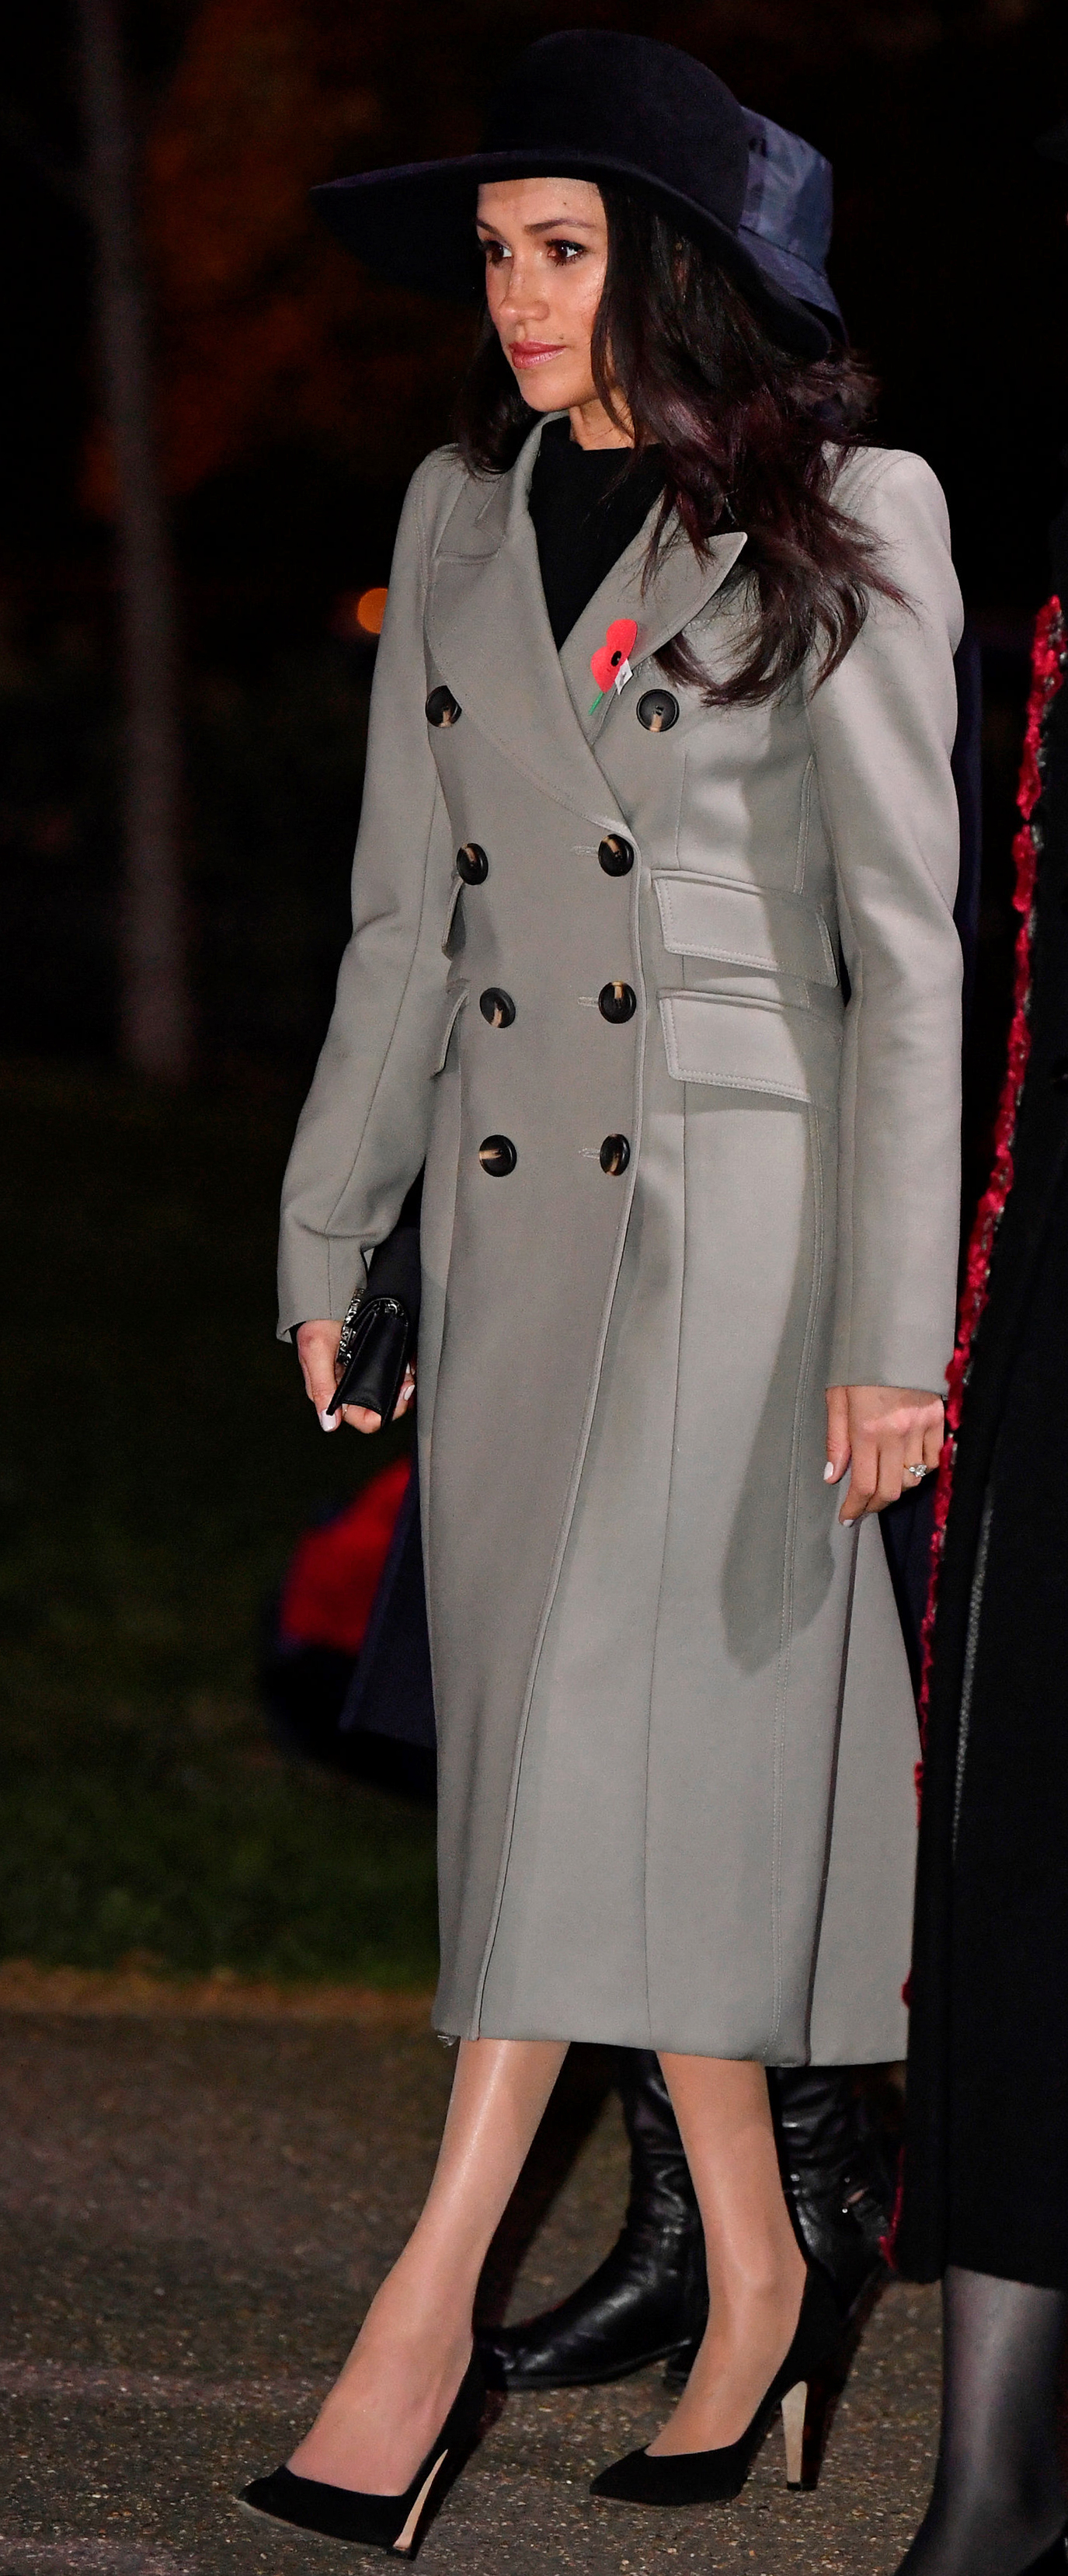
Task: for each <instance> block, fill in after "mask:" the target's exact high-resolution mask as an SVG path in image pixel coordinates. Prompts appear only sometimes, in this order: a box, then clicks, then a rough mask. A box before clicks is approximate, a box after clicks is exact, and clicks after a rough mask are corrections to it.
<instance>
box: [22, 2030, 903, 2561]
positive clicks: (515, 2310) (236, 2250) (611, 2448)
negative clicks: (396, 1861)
mask: <svg viewBox="0 0 1068 2576" xmlns="http://www.w3.org/2000/svg"><path fill="white" fill-rule="evenodd" d="M395 2019H396V2022H397V2024H398V2026H397V2027H394V2028H390V2027H389V2026H388V2023H386V2024H385V2025H384V2026H382V2027H379V2028H373V2029H367V2028H365V2027H361V2026H360V2023H359V2021H358V2020H357V2021H355V2022H352V2021H350V2022H349V2023H348V2024H345V2023H341V2022H338V2023H304V2024H302V2023H299V2022H294V2021H293V2020H292V2019H277V2018H275V2019H262V2020H259V2021H255V2020H250V2021H240V2020H232V2021H222V2020H220V2019H218V2018H206V2019H193V2018H189V2019H173V2020H168V2019H164V2018H162V2017H154V2018H151V2019H149V2018H141V2019H136V2018H129V2017H123V2018H112V2019H109V2018H106V2017H103V2016H102V2015H101V2014H99V2013H97V2014H96V2015H95V2016H94V2017H92V2018H77V2017H73V2016H72V2015H71V2014H69V2013H67V2014H63V2013H48V2014H44V2013H42V2014H39V2015H35V2014H33V2013H27V2012H26V2011H25V2010H22V2011H21V2012H8V2013H6V2014H5V2013H0V2100H2V2122H0V2207H2V2211H3V2219H2V2224H3V2244H2V2249H0V2261H2V2266H3V2274H2V2277H3V2284H4V2290H5V2293H6V2295H5V2299H4V2328H3V2335H2V2339H0V2398H2V2401H3V2412H4V2424H5V2436H6V2438H5V2441H4V2445H3V2454H2V2457H3V2467H4V2477H3V2486H2V2490H0V2499H2V2500H0V2576H37V2571H42V2576H51V2571H55V2576H67V2571H72V2576H73V2571H82V2570H84V2571H86V2576H89V2571H92V2576H244V2571H246V2570H247V2571H248V2572H249V2576H253V2571H259V2570H260V2569H267V2570H271V2571H275V2576H305V2571H311V2576H314V2570H315V2569H316V2568H317V2567H320V2566H321V2567H322V2568H323V2570H324V2576H325V2570H326V2569H327V2568H328V2567H329V2566H330V2565H331V2564H333V2565H334V2566H336V2567H339V2568H340V2567H341V2566H342V2565H344V2564H345V2563H346V2562H347V2563H348V2565H349V2566H351V2567H352V2568H353V2570H354V2571H361V2570H364V2569H366V2570H368V2571H371V2570H374V2569H377V2568H380V2567H381V2566H382V2565H383V2564H384V2562H383V2560H382V2558H381V2557H380V2556H378V2555H376V2554H375V2553H373V2552H369V2553H366V2554H365V2553H363V2552H361V2551H354V2550H353V2551H343V2550H339V2549H336V2548H334V2547H332V2546H330V2545H328V2544H319V2543H315V2542H313V2541H309V2540H301V2539H299V2538H298V2537H296V2536H295V2535H294V2536H293V2537H292V2538H289V2537H287V2536H286V2535H285V2534H284V2533H280V2534H279V2536H278V2538H277V2540H276V2539H275V2537H274V2535H273V2534H272V2533H270V2532H265V2531H263V2530H262V2529H261V2528H260V2527H258V2526H257V2525H256V2524H255V2523H252V2522H249V2521H246V2520H244V2519H243V2518H242V2517H241V2516H240V2515H238V2514H236V2513H234V2512H233V2511H232V2509H231V2506H230V2502H229V2499H230V2497H231V2495H232V2493H233V2491H234V2489H235V2488H236V2487H238V2486H239V2485H241V2484H242V2483H243V2482H244V2480H245V2479H247V2478H248V2477H249V2476H251V2475H254V2474H256V2473H257V2472H259V2471H262V2470H263V2469H265V2468H270V2467H273V2466H274V2464H275V2463H276V2461H277V2460H279V2459H281V2458H283V2457H284V2456H285V2453H286V2450H287V2449H288V2448H290V2447H291V2446H292V2440H293V2438H294V2434H295V2431H296V2430H297V2428H299V2427H301V2426H303V2425H304V2424H305V2423H306V2422H307V2418H308V2413H309V2408H310V2406H311V2404H312V2401H313V2399H314V2398H315V2396H316V2394H317V2392H319V2391H320V2390H322V2388H323V2387H324V2386H325V2385H326V2384H327V2382H328V2381H329V2379H330V2377H331V2376H332V2374H333V2372H334V2370H335V2369H336V2367H337V2365H338V2362H339V2361H340V2359H341V2358H342V2356H343V2354H344V2352H345V2350H346V2348H347V2345H348V2343H349V2342H350V2341H351V2337H352V2332H353V2330H354V2327H355V2325H356V2323H357V2322H358V2319H359V2317H360V2315H361V2313H362V2310H363V2307H364V2305H365V2304H366V2301H367V2299H368V2298H369V2296H370V2294H371V2292H372V2290H373V2289H374V2287H375V2285H376V2283H377V2281H378V2280H379V2278H380V2277H381V2274H382V2271H383V2270H384V2268H385V2266H386V2264H387V2263H388V2262H389V2260H390V2259H391V2257H392V2255H393V2254H394V2253H395V2252H396V2250H397V2249H398V2248H399V2246H400V2244H401V2242H402V2240H403V2238H404V2235H405V2232H406V2230H407V2228H408V2226H409V2225H410V2223H411V2220H412V2218H413V2217H414V2214H415V2211H416V2209H417V2207H418V2204H419V2200H420V2197H421V2194H422V2191H423V2189H424V2188H425V2184H426V2180H427V2177H428V2175H429V2171H430V2166H431V2163H432V2159H433V2154H434V2148H435V2144H436V2140H437V2135H438V2131H439V2127H440V2122H441V2118H442V2113H443V2109H444V2104H445V2099H446V2095H447V2092H448V2086H449V2078H450V2064H451V2061H450V2058H449V2056H448V2054H447V2052H446V2051H445V2050H443V2049H442V2048H441V2047H440V2046H439V2044H438V2043H437V2042H436V2041H435V2040H434V2039H433V2037H432V2036H431V2035H430V2034H429V2033H428V2032H425V2031H419V2030H413V2029H412V2028H411V2026H410V2025H411V2015H410V2012H409V2013H408V2015H407V2026H405V2012H404V2008H403V2007H398V2011H397V2014H396V2016H395ZM605 2075H606V2063H605V2061H604V2060H603V2058H602V2057H601V2055H600V2053H599V2052H596V2051H592V2050H590V2051H575V2052H573V2054H572V2058H571V2060H570V2061H569V2065H568V2069H567V2071H566V2073H565V2077H564V2079H563V2083H562V2085H561V2087H560V2088H558V2098H557V2101H556V2102H555V2104H554V2106H553V2110H552V2112H551V2113H550V2115H549V2119H548V2121H547V2122H546V2125H545V2129H544V2130H543V2133H542V2136H541V2139H540V2140H539V2142H538V2146H537V2148H536V2150H535V2154H534V2157H533V2158H532V2161H531V2169H530V2171H529V2173H528V2176H527V2177H526V2179H525V2183H524V2186H523V2189H522V2191H521V2193H520V2195H518V2196H517V2204H516V2207H515V2208H514V2210H513V2212H512V2213H511V2214H510V2217H509V2221H508V2223H507V2226H506V2229H505V2231H504V2232H503V2236H502V2241H501V2243H500V2244H499V2246H498V2248H497V2250H496V2253H495V2256H494V2258H493V2261H492V2263H491V2267H490V2277H489V2282H488V2290H487V2295H488V2297H489V2299H490V2300H491V2301H493V2300H496V2302H497V2305H498V2312H499V2310H500V2307H501V2305H503V2303H504V2301H505V2300H507V2303H508V2310H509V2313H511V2314H513V2315H523V2314H525V2313H527V2314H529V2313H530V2311H531V2309H532V2308H535V2307H538V2306H541V2305H543V2304H544V2303H545V2302H546V2301H547V2299H549V2298H551V2297H553V2296H558V2295H560V2294H561V2293H562V2292H563V2291H564V2290H566V2289H568V2288H570V2287H571V2285H572V2284H573V2283H574V2282H575V2281H577V2280H579V2279H581V2278H582V2275H583V2273H584V2272H585V2270H586V2269H587V2268H588V2267H589V2265H590V2264H591V2263H592V2262H593V2261H595V2260H596V2259H597V2258H598V2257H599V2255H600V2254H601V2253H603V2252H604V2251H605V2250H606V2249H607V2247H608V2245H609V2244H610V2243H611V2241H612V2238H613V2236H614V2234H615V2232H616V2229H617V2227H618V2224H619V2217H620V2213H621V2209H622V2205H623V2200H624V2196H625V2177H626V2155H625V2144H624V2139H623V2134H622V2128H621V2124H620V2120H619V2114H618V2109H617V2107H616V2104H615V2101H614V2097H612V2096H611V2095H609V2096H608V2097H607V2099H606V2098H605ZM937 2364H938V2331H937V2306H936V2298H935V2294H934V2293H932V2292H930V2291H916V2290H913V2289H906V2288H903V2287H901V2286H895V2287H894V2288H892V2289H891V2290H889V2291H888V2292H887V2294H886V2296H885V2297H884V2298H883V2300H882V2302H881V2304H880V2305H879V2307H878V2309H877V2310H876V2313H875V2315H874V2317H873V2318H872V2319H871V2321H870V2323H869V2326H868V2328H867V2331H866V2334H865V2336H864V2340H863V2342H862V2345H861V2349H860V2352H859V2354H858V2356H857V2359H856V2361H855V2363H854V2366H853V2369H852V2372H851V2375H850V2378H849V2381H848V2384H847V2386H846V2389H845V2392H844V2395H843V2397H842V2400H841V2402H840V2404H839V2407H838V2411H837V2415H836V2417H835V2421H834V2425H833V2427H832V2431H831V2437H830V2442H829V2446H828V2452H827V2458H826V2462H825V2466H824V2471H823V2476H822V2479H821V2483H820V2486H819V2489H818V2491H817V2493H816V2494H815V2495H812V2496H796V2495H790V2494H788V2493H787V2491H786V2488H785V2485H784V2484H783V2482H782V2476H783V2473H782V2454H781V2443H780V2437H779V2435H778V2432H777V2430H776V2431H774V2432H773V2433H772V2435H771V2436H770V2437H769V2440H768V2442H767V2444H766V2446H765V2449H764V2452H763V2454H762V2456H761V2458H760V2460H759V2461H758V2463H757V2466H756V2468H755V2470H754V2473H753V2475H752V2477H751V2479H750V2481H749V2484H748V2486H747V2488H746V2489H745V2491H744V2493H743V2495H742V2497H741V2498H740V2499H739V2501H738V2503H737V2504H735V2505H733V2506H730V2507H726V2508H723V2507H721V2508H715V2507H711V2506H709V2507H700V2508H696V2509H695V2510H693V2511H692V2512H689V2513H685V2514H684V2513H673V2512H665V2513H660V2514H657V2515H655V2516H654V2515H650V2514H643V2513H641V2512H639V2511H637V2510H635V2509H632V2508H630V2507H626V2506H620V2505H607V2504H594V2503H593V2502H592V2501H591V2499H590V2498H589V2496H588V2494H587V2491H586V2490H587V2482H588V2478H589V2475H590V2473H591V2471H592V2470H593V2469H595V2468H596V2467H599V2466H600V2465H601V2464H602V2463H603V2462H604V2461H606V2460H608V2459H611V2458H613V2457H614V2456H615V2455H616V2454H617V2453H618V2452H619V2451H622V2450H625V2449H628V2448H630V2447H631V2446H632V2445H633V2444H634V2443H636V2442H639V2441H643V2440H646V2439H648V2437H649V2435H650V2434H651V2433H652V2431H653V2430H654V2428H655V2426H656V2424H657V2423H658V2422H659V2421H660V2420H661V2419H662V2415H663V2410H664V2399H663V2395H662V2392H661V2390H660V2386H659V2380H658V2375H657V2373H655V2372H647V2373H645V2374H643V2375H642V2376H641V2377H640V2378H638V2379H634V2380H631V2381H628V2382H625V2383H624V2384H623V2385H622V2386H620V2387H617V2388H609V2389H604V2390H600V2391H596V2392H590V2393H585V2392H582V2393H578V2394H575V2395H563V2396H554V2397H545V2398H540V2397H525V2398H513V2399H512V2400H511V2401H510V2402H509V2403H508V2405H507V2406H505V2407H504V2408H503V2409H502V2410H501V2411H500V2412H499V2414H498V2415H497V2419H496V2420H495V2421H493V2422H491V2423H490V2425H489V2426H488V2428H487V2430H486V2433H485V2437H484V2439H483V2442H482V2444H481V2447H480V2449H479V2451H478V2452H477V2454H476V2456H475V2458H474V2460H473V2462H472V2463H471V2466H470V2467H469V2468H468V2470H467V2472H466V2474H465V2475H464V2477H463V2478H462V2479H461V2481H460V2482H459V2484H458V2486H457V2487H456V2488H455V2490H454V2492H453V2494H452V2496H451V2498H450V2499H449V2501H448V2502H447V2504H446V2506H445V2509H444V2511H443V2513H442V2515H441V2517H440V2520H439V2521H438V2522H437V2523H436V2524H435V2525H434V2527H433V2529H432V2531H431V2534H430V2536H429V2538H428V2540H427V2541H426V2542H425V2544H424V2547H423V2549H422V2551H421V2553H420V2562H419V2563H420V2566H421V2568H423V2569H425V2571H426V2576H439V2571H440V2576H453V2571H457V2576H458V2571H460V2570H461V2569H462V2570H463V2571H464V2576H526V2572H527V2571H528V2570H534V2569H537V2570H539V2571H545V2576H564V2571H571V2570H574V2571H576V2576H654V2571H655V2576H676V2571H677V2576H683V2571H687V2570H691V2569H700V2570H702V2571H709V2576H711V2571H715V2570H719V2569H734V2568H737V2569H739V2570H743V2571H745V2576H795V2571H796V2576H802V2571H804V2576H809V2571H811V2576H817V2571H819V2576H823V2571H827V2576H840V2572H841V2576H847V2571H848V2576H854V2571H857V2576H883V2571H889V2570H892V2569H893V2568H894V2567H895V2566H896V2564H897V2561H898V2559H899V2557H900V2555H901V2552H902V2549H903V2547H904V2544H905V2542H906V2541H907V2539H908V2538H909V2536H910V2533H911V2531H912V2530H913V2529H914V2528H915V2524H916V2522H917V2520H918V2519H919V2515H920V2512H921V2511H922V2507H923V2502H924V2500H925V2497H926V2492H927V2488H928V2484H929V2480H930V2475H931V2465H932V2452H933V2443H934V2430H935V2405H936V2389H937Z"/></svg>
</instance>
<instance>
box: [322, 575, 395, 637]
mask: <svg viewBox="0 0 1068 2576" xmlns="http://www.w3.org/2000/svg"><path fill="white" fill-rule="evenodd" d="M388 597H389V593H388V591H387V590H386V588H385V585H384V584H383V585H382V586H381V587H380V588H377V589H374V590H346V591H343V593H342V596H341V598H340V599H339V600H338V602H337V605H336V607H335V609H334V614H333V616H332V618H331V620H330V624H331V628H332V630H333V633H334V634H335V635H337V636H340V638H341V642H342V643H343V644H355V643H359V642H360V641H361V640H362V638H363V637H364V636H366V635H380V634H381V632H382V620H383V617H384V616H385V613H386V600H387V599H388Z"/></svg>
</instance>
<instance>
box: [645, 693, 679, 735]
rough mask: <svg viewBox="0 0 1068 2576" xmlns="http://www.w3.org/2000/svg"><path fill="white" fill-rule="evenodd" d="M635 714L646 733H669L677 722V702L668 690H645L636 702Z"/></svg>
mask: <svg viewBox="0 0 1068 2576" xmlns="http://www.w3.org/2000/svg"><path fill="white" fill-rule="evenodd" d="M635 714H636V716H637V718H638V722H639V724H640V725H644V726H645V730H646V733H670V731H671V728H672V725H673V724H677V723H678V720H679V702H678V699H677V698H673V697H672V694H671V691H670V689H647V690H646V692H645V695H644V697H642V698H639V700H638V704H637V707H636V708H635Z"/></svg>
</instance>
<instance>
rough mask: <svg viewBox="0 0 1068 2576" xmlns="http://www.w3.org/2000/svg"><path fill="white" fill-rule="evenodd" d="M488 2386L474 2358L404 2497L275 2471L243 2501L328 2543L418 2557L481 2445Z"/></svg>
mask: <svg viewBox="0 0 1068 2576" xmlns="http://www.w3.org/2000/svg"><path fill="white" fill-rule="evenodd" d="M485 2398H486V2384H485V2381H484V2379H483V2376H482V2365H481V2362H480V2361H479V2357H478V2354H477V2353H473V2354H472V2356H471V2360H470V2362H469V2363H468V2366H467V2370H466V2372H465V2374H464V2377H463V2380H462V2381H461V2384H460V2389H459V2393H458V2395H457V2396H456V2397H455V2398H454V2400H453V2403H452V2405H451V2407H450V2409H449V2412H448V2414H447V2416H446V2418H445V2421H444V2424H443V2425H442V2428H441V2431H440V2433H439V2434H438V2438H437V2441H436V2442H432V2443H431V2445H430V2449H429V2451H428V2452H427V2454H426V2458H425V2459H423V2460H420V2463H419V2466H418V2468H417V2470H416V2472H415V2476H414V2478H413V2479H412V2482H411V2485H410V2486H408V2487H406V2488H405V2490H404V2494H403V2495H361V2494H360V2493H358V2491H357V2490H356V2489H355V2488H353V2487H332V2486H327V2484H326V2483H325V2481H324V2480H322V2479H320V2478H299V2477H297V2476H295V2474H294V2472H293V2470H292V2469H275V2470H273V2472H272V2474H271V2476H270V2477H269V2478H253V2481H252V2484H251V2486H247V2487H243V2488H242V2491H241V2494H240V2495H239V2496H237V2497H235V2503H236V2504H238V2505H239V2506H240V2508H241V2510H242V2512H244V2513H255V2514H258V2515H261V2516H263V2517H264V2518H266V2519H267V2520H268V2521H271V2522H285V2523H289V2524H291V2525H292V2526H293V2527H294V2528H295V2529H296V2530H297V2531H310V2532H314V2533H317V2534H318V2536H319V2538H320V2539H323V2540H351V2541H352V2542H353V2543H354V2544H355V2545H356V2546H357V2547H358V2548H361V2549H385V2550H387V2551H388V2552H389V2554H390V2556H391V2557H393V2558H414V2556H415V2553H416V2550H417V2549H418V2547H419V2543H420V2541H421V2539H422V2537H423V2534H424V2532H425V2530H426V2528H427V2525H428V2523H429V2521H430V2520H431V2517H432V2515H433V2514H434V2513H436V2511H437V2508H438V2506H439V2505H440V2503H441V2502H442V2499H443V2497H444V2495H445V2492H446V2489H447V2488H448V2487H449V2486H451V2484H452V2480H453V2478H454V2477H456V2475H457V2474H458V2472H459V2470H460V2469H462V2467H463V2464H464V2461H465V2460H466V2459H467V2457H468V2455H469V2453H470V2452H471V2450H472V2449H473V2447H474V2442H475V2436H476V2434H477V2432H478V2427H479V2423H480V2420H481V2416H482V2409H483V2406H484V2404H485Z"/></svg>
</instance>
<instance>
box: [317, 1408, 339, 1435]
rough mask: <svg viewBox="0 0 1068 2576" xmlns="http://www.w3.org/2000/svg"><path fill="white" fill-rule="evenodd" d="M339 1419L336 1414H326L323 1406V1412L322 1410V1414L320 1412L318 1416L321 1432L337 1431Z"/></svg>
mask: <svg viewBox="0 0 1068 2576" xmlns="http://www.w3.org/2000/svg"><path fill="white" fill-rule="evenodd" d="M340 1419H341V1416H340V1414H338V1413H328V1412H327V1410H326V1407H325V1405H324V1407H323V1410H322V1412H321V1414H320V1416H319V1420H320V1422H321V1423H322V1426H323V1430H324V1431H336V1430H337V1427H338V1424H339V1422H340Z"/></svg>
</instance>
